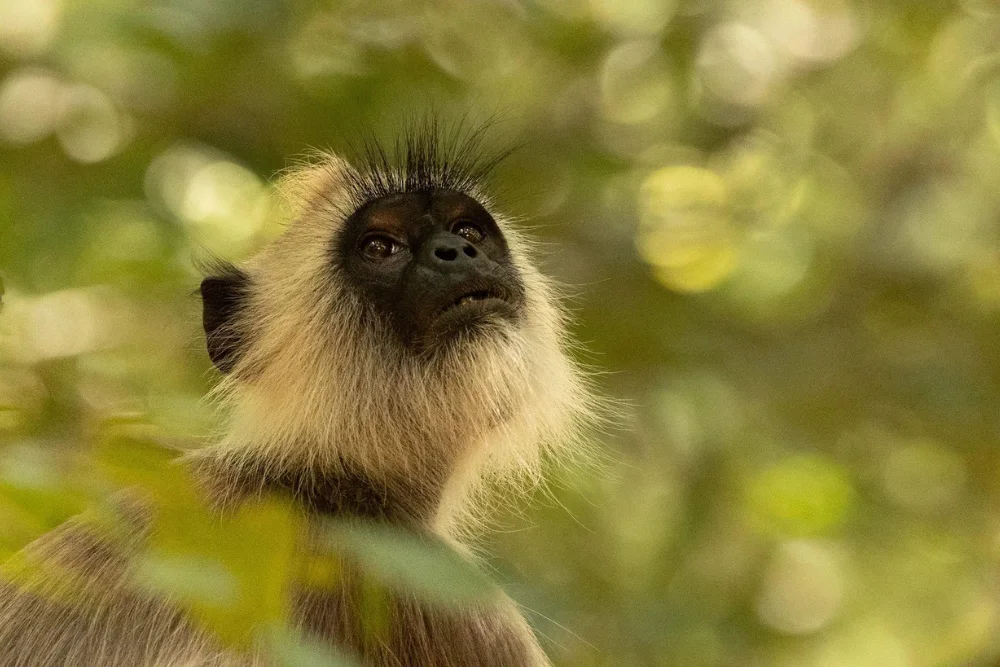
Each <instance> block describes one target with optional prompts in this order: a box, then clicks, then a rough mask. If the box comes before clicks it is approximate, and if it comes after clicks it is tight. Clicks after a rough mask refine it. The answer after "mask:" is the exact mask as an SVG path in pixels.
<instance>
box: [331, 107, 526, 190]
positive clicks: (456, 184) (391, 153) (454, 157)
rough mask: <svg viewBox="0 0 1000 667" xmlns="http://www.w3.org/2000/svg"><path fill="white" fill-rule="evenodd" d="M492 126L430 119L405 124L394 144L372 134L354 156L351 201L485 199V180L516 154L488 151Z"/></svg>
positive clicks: (461, 120) (463, 120) (494, 149)
mask: <svg viewBox="0 0 1000 667" xmlns="http://www.w3.org/2000/svg"><path fill="white" fill-rule="evenodd" d="M492 125H493V123H492V122H491V121H486V122H483V123H479V124H473V123H471V122H470V121H468V119H467V118H464V117H463V118H461V119H459V120H458V121H456V122H455V123H454V124H452V125H446V124H445V123H444V122H443V121H441V120H439V119H438V118H436V117H428V118H425V119H424V120H422V121H415V122H411V123H409V124H408V125H406V127H405V129H404V130H403V132H402V133H401V134H400V135H398V136H397V138H396V139H395V140H394V141H393V142H392V143H391V144H386V143H385V142H382V141H379V140H377V139H376V138H375V137H374V136H372V135H371V134H369V135H368V137H367V138H366V139H365V141H364V143H363V144H362V146H361V148H360V150H353V151H352V152H353V153H355V154H356V157H355V158H354V170H352V172H351V174H350V175H349V178H348V188H349V189H350V192H351V195H352V199H353V200H354V202H355V204H356V205H357V206H358V207H359V208H360V207H361V206H364V205H365V204H367V203H369V202H372V201H375V200H377V199H381V198H383V197H388V196H391V195H395V194H401V193H405V192H418V191H425V190H426V191H429V190H455V191H457V192H462V193H465V194H468V195H470V196H476V197H477V198H482V196H483V192H482V186H483V183H484V182H485V180H486V178H487V177H488V176H489V175H490V173H491V172H492V171H493V170H494V169H495V168H496V167H497V166H498V165H499V164H500V163H501V162H503V160H504V159H505V158H506V157H507V156H508V155H510V154H511V153H512V152H513V150H514V147H513V146H511V147H504V148H491V147H489V146H488V143H487V138H488V135H489V131H490V129H491V127H492Z"/></svg>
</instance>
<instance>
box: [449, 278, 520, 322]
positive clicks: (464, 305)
mask: <svg viewBox="0 0 1000 667" xmlns="http://www.w3.org/2000/svg"><path fill="white" fill-rule="evenodd" d="M514 311H515V308H514V305H513V304H512V303H511V302H510V301H509V300H508V299H507V298H506V296H505V295H504V293H503V292H501V291H500V290H498V289H493V288H489V287H487V288H483V287H479V288H478V289H467V290H464V291H462V292H461V293H460V294H459V295H458V296H457V297H455V298H454V299H452V301H451V302H450V303H448V304H447V305H445V306H444V307H443V308H441V309H440V310H438V311H437V315H435V316H434V319H433V322H434V326H435V327H446V328H447V327H450V326H451V325H454V324H460V323H462V322H468V323H471V322H474V321H477V320H479V319H480V318H481V317H484V316H487V315H490V314H499V315H507V316H511V317H512V316H513V314H514Z"/></svg>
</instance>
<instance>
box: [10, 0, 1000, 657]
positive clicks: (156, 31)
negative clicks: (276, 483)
mask: <svg viewBox="0 0 1000 667" xmlns="http://www.w3.org/2000/svg"><path fill="white" fill-rule="evenodd" d="M432 107H433V108H438V109H443V110H445V111H449V110H453V109H454V110H459V112H461V111H464V110H472V111H473V112H474V113H480V114H482V115H484V116H488V115H490V114H492V113H494V112H499V116H500V118H501V123H500V124H499V126H498V128H497V132H496V135H497V136H496V140H497V141H498V142H499V143H503V142H505V141H511V142H518V143H521V142H523V147H522V148H521V149H520V150H519V151H518V152H516V153H515V154H514V155H513V156H512V157H511V159H510V160H508V161H507V163H506V164H505V165H504V166H503V168H502V169H501V170H500V172H499V173H498V174H497V177H496V183H495V185H496V189H497V191H498V193H499V194H500V201H501V203H502V205H503V206H504V207H505V208H506V209H507V210H509V211H511V212H512V213H514V214H516V215H519V216H523V217H525V218H526V219H527V220H528V222H527V223H526V224H527V225H529V226H531V227H532V228H534V230H535V232H536V234H537V235H539V236H540V237H541V238H542V239H544V240H545V241H547V242H549V243H547V244H546V245H547V248H548V252H547V255H546V258H545V268H546V270H547V271H548V272H549V273H551V274H553V275H554V276H556V277H557V278H559V279H560V280H562V281H563V282H565V283H567V284H569V285H570V286H572V288H573V291H574V292H575V294H576V296H575V297H574V299H573V301H572V303H571V305H572V307H573V308H574V310H575V312H576V314H577V316H578V324H577V326H576V334H577V335H578V337H579V338H580V339H581V340H583V341H584V342H585V344H586V346H587V348H588V349H589V350H590V351H591V354H590V355H589V356H588V358H587V361H588V362H590V363H592V364H594V365H596V366H598V367H600V368H601V369H607V370H609V371H612V372H611V373H610V374H608V375H607V376H604V377H603V378H602V382H603V384H604V385H605V386H606V388H607V390H608V392H609V393H611V394H613V395H615V396H620V397H623V398H626V399H628V400H629V402H630V403H631V404H633V405H635V406H636V409H635V410H634V413H633V415H632V417H631V419H630V422H629V428H627V429H624V430H622V431H621V432H616V433H614V434H612V435H609V436H607V437H606V438H605V439H604V443H605V447H606V449H607V451H608V452H609V456H608V457H607V458H609V459H610V461H611V462H610V463H609V464H608V465H607V466H606V467H605V470H603V471H602V472H600V473H594V472H590V473H581V472H574V473H560V474H559V475H558V477H557V480H556V486H555V488H554V489H553V490H552V492H551V493H539V494H538V495H539V497H538V498H537V500H538V501H539V502H538V503H536V504H535V505H532V506H531V507H530V508H528V507H527V506H525V507H519V508H515V509H514V510H513V511H511V512H509V513H508V514H507V515H505V516H504V517H501V518H500V519H499V521H498V527H500V528H501V529H502V530H501V531H499V532H498V534H497V536H496V537H493V538H490V539H489V542H488V544H487V546H488V548H489V549H490V550H491V551H493V552H494V553H496V554H498V557H497V558H496V560H495V561H493V564H494V566H495V571H494V574H495V575H496V576H497V577H498V578H499V579H501V580H502V581H504V582H506V583H507V584H508V585H507V588H508V590H509V591H510V593H511V594H512V595H513V596H514V597H515V598H516V599H518V600H519V601H520V602H522V603H523V604H525V606H526V607H527V608H528V609H530V610H531V611H530V615H531V617H532V621H533V623H535V624H536V626H537V627H538V628H539V630H540V631H541V632H542V634H543V635H544V637H545V641H546V643H547V645H548V648H549V649H550V651H551V653H552V655H553V656H554V658H555V660H556V663H557V664H558V665H566V666H570V665H573V666H596V665H677V666H680V665H684V666H685V667H687V666H697V665H761V666H763V665H779V666H780V665H814V666H816V667H827V666H832V665H853V666H859V667H866V666H868V665H871V666H872V667H875V666H878V667H883V666H890V667H897V666H898V667H911V666H912V667H921V666H925V665H926V666H931V665H934V666H938V665H965V664H970V663H973V664H975V663H977V662H983V663H985V662H988V661H989V660H991V659H992V658H994V657H995V656H996V655H998V654H1000V645H998V642H997V639H996V638H997V637H998V636H1000V633H998V630H1000V628H998V625H1000V594H998V589H997V586H996V576H997V572H998V565H1000V563H998V559H1000V483H998V482H1000V475H998V467H1000V451H998V443H1000V411H998V409H997V405H998V404H1000V339H998V336H997V331H998V324H1000V4H998V3H997V2H996V0H961V1H945V0H931V1H928V0H886V1H885V2H880V3H862V2H858V1H856V0H854V1H852V0H745V1H741V2H736V1H732V2H730V1H726V0H577V1H573V0H505V1H502V2H501V1H500V0H496V1H486V2H477V3H461V2H449V1H447V0H439V1H431V0H427V1H423V2H418V1H404V0H396V1H376V2H372V1H361V0H354V1H348V0H345V1H342V2H319V1H312V0H294V1H288V2H279V1H278V0H242V1H240V2H236V1H228V2H201V1H200V0H199V1H196V0H143V1H141V2H140V1H139V0H4V2H3V3H0V273H2V275H3V282H2V283H0V285H3V287H0V293H3V289H4V288H5V289H6V292H5V293H3V296H2V298H3V304H4V308H3V312H2V315H0V448H2V454H0V551H2V552H3V553H4V554H10V553H13V552H14V551H16V550H17V549H18V548H19V547H20V546H22V545H23V544H25V543H26V542H28V541H29V540H30V539H32V538H33V537H35V536H37V535H39V534H41V533H42V532H44V531H46V530H49V529H51V528H52V527H54V526H55V525H57V524H58V523H59V522H61V521H62V520H64V519H65V518H66V517H68V516H70V515H72V514H75V513H77V512H78V511H80V510H81V509H82V508H83V507H84V506H86V505H87V504H88V503H90V502H93V501H96V500H99V499H101V498H103V497H106V496H107V494H108V493H110V492H111V490H112V489H113V488H115V487H116V485H117V484H120V483H121V482H122V481H123V480H122V478H121V477H120V476H118V477H116V473H115V470H118V471H119V473H121V474H123V475H124V476H125V478H128V475H129V474H130V473H128V471H129V470H135V469H143V466H145V465H146V463H145V462H143V461H142V460H137V459H136V457H140V458H141V456H142V454H141V452H143V451H146V450H144V449H142V448H140V447H138V446H135V447H133V446H131V445H127V446H125V447H123V448H118V449H115V448H112V450H111V453H110V454H109V453H108V450H107V448H106V445H107V442H106V434H107V433H108V428H109V424H111V425H114V424H119V423H122V422H123V421H125V422H128V423H130V424H133V425H142V428H143V429H145V431H144V432H145V433H146V434H147V435H146V436H144V440H149V441H154V442H160V443H167V444H169V445H171V446H181V447H192V446H195V445H197V444H198V443H199V442H200V441H202V440H203V439H205V438H207V437H210V433H211V428H212V426H213V424H214V417H213V415H212V412H211V410H210V408H209V407H208V406H207V405H206V404H205V403H204V402H203V401H202V396H203V395H204V394H205V392H206V390H207V389H208V388H209V387H210V386H211V383H212V377H213V376H212V372H211V371H210V370H209V364H208V362H207V358H206V355H205V354H204V352H203V349H202V347H201V342H200V337H199V326H198V305H197V302H196V301H195V300H194V299H193V298H192V297H191V296H190V295H191V293H192V291H193V290H194V288H195V287H196V285H197V281H198V274H197V271H196V270H195V269H194V268H193V258H195V257H198V256H199V254H201V253H204V252H205V250H206V249H207V250H208V251H211V252H213V253H216V254H219V255H221V256H224V257H227V258H231V259H237V260H238V259H241V258H244V257H246V256H247V255H248V254H249V253H250V252H252V251H253V249H255V248H257V247H259V246H260V245H261V244H262V243H263V242H265V241H266V240H267V239H268V238H271V237H273V235H274V234H275V233H276V232H277V231H280V225H278V224H277V223H276V218H277V217H278V216H277V215H275V213H274V212H273V196H272V192H271V189H270V186H269V185H268V180H269V178H270V177H271V176H272V175H273V174H274V173H275V172H276V171H278V170H280V169H282V168H284V167H286V166H287V165H288V164H289V163H290V162H289V161H290V158H291V157H293V156H295V155H297V154H300V153H302V152H303V151H304V150H306V149H308V148H310V147H332V148H334V149H343V148H344V147H346V146H347V145H348V144H349V143H350V142H351V141H352V140H355V141H356V140H357V137H358V133H359V132H360V131H361V130H362V129H365V128H372V129H373V130H374V131H375V133H376V134H378V135H381V136H391V135H392V133H393V130H394V128H396V127H397V126H398V125H399V123H400V122H401V120H402V119H405V118H406V117H408V116H412V115H414V114H418V113H420V112H421V111H424V110H426V109H428V108H432ZM137 452H138V453H137ZM154 458H155V457H154ZM95 462H100V463H99V464H95ZM160 480H161V487H162V489H163V491H164V493H166V494H167V497H169V498H172V499H173V498H176V499H177V508H178V511H180V510H181V509H184V510H186V509H187V506H186V505H184V502H183V497H184V492H183V490H182V489H183V485H182V484H181V483H180V482H177V481H176V480H173V479H171V478H170V477H169V476H168V477H163V478H160ZM126 481H127V479H126ZM147 481H148V480H147ZM155 486H156V485H155V484H154V487H155ZM253 512H257V513H258V514H253ZM524 514H527V517H528V518H527V519H525V517H524ZM287 520H289V519H288V517H287V515H286V514H284V513H283V511H282V510H281V508H279V507H270V506H263V507H260V508H254V509H252V510H251V514H250V515H247V516H245V517H237V518H235V519H234V521H235V523H236V525H237V528H236V529H235V532H234V533H233V535H235V536H236V537H233V539H235V540H237V543H230V544H229V546H228V548H226V547H224V545H223V543H220V544H219V550H220V551H219V552H218V553H216V552H214V551H211V550H209V551H207V552H198V553H193V552H190V551H189V547H190V544H191V542H183V540H182V542H183V544H182V543H176V544H175V543H172V542H170V540H169V539H166V538H165V540H166V541H165V542H164V544H162V545H161V546H162V549H160V552H161V555H162V554H167V556H169V557H161V558H160V559H159V560H158V561H152V562H151V563H150V564H149V565H148V567H147V569H146V572H147V574H148V575H149V577H148V578H149V581H150V585H166V586H170V585H173V584H171V582H174V584H176V582H177V581H178V580H188V581H190V580H192V579H191V577H192V570H191V568H192V567H194V566H195V565H198V572H200V573H201V576H210V575H211V574H212V572H215V571H216V569H215V568H216V565H219V564H221V570H218V571H219V572H223V573H224V574H220V575H219V576H218V577H216V579H217V580H219V581H221V582H222V583H220V584H218V589H215V588H213V587H211V586H207V585H205V586H199V587H198V588H199V589H200V590H202V591H204V590H211V591H215V593H217V598H216V599H215V600H214V601H213V600H208V601H204V600H203V601H201V602H199V603H198V604H201V605H203V608H204V614H203V616H204V617H205V618H206V619H209V621H210V622H212V621H211V619H212V618H215V619H216V620H218V619H220V618H223V619H225V618H228V619H229V620H230V621H232V619H235V618H240V619H242V620H241V621H240V623H242V625H241V626H240V628H245V627H246V623H245V621H246V619H247V617H246V616H240V614H241V613H243V612H240V611H239V610H240V609H243V607H241V606H240V604H241V603H240V602H238V601H237V602H233V599H236V600H238V599H239V595H240V593H239V591H240V590H241V587H245V586H246V583H245V582H251V581H252V582H254V584H255V585H256V584H260V585H261V586H263V588H261V591H260V594H261V595H262V596H264V597H266V598H267V600H270V601H271V602H268V603H266V604H260V605H256V607H255V609H256V611H251V610H250V608H249V607H247V608H246V609H247V611H246V613H247V614H251V613H258V612H259V613H260V614H261V615H262V616H267V617H268V618H270V617H272V616H274V617H277V616H280V614H281V610H280V605H281V601H280V600H281V595H280V594H278V593H275V591H280V590H281V586H282V584H281V583H280V576H282V575H281V570H282V566H281V565H280V563H279V564H278V565H275V564H274V562H272V561H270V560H267V562H265V560H266V559H275V562H277V561H280V559H281V558H282V557H283V556H282V555H281V554H282V553H283V552H282V551H281V547H280V545H279V546H278V547H276V549H275V551H274V552H273V553H271V554H269V555H263V554H257V553H255V554H254V556H253V558H250V557H249V556H247V558H243V555H245V554H243V552H242V551H241V549H240V548H239V546H238V543H239V542H238V541H239V540H244V539H247V540H255V539H259V535H261V534H263V533H273V534H275V535H281V534H283V533H285V532H286V531H287V530H288V526H287V525H286V523H285V522H286V521H287ZM166 521H167V524H168V525H169V521H170V519H169V517H168V518H167V520H166ZM265 526H266V527H267V528H266V530H265V529H264V528H263V527H265ZM189 528H190V530H191V535H202V534H203V533H205V531H208V530H209V528H208V527H207V526H202V524H201V523H200V522H199V521H197V520H195V519H192V523H191V524H190V526H189ZM203 529H204V530H203ZM167 532H168V534H169V531H167ZM355 537H357V536H355ZM206 540H207V541H209V542H210V541H211V540H210V539H208V538H206ZM279 541H280V540H279ZM349 541H350V540H349ZM359 545H361V546H359ZM410 548H413V549H420V551H419V553H420V554H422V555H421V556H417V555H414V554H413V553H412V552H411V551H407V549H410ZM362 552H363V553H364V554H367V555H368V556H369V557H370V558H371V562H372V563H373V565H372V567H371V571H372V572H373V573H374V574H379V573H380V574H381V575H384V576H385V577H388V579H391V580H393V581H395V582H396V583H399V578H403V579H405V580H406V581H405V582H404V583H408V584H410V585H412V586H413V587H414V588H415V589H417V590H424V591H425V592H426V591H427V590H431V591H436V592H438V593H442V592H443V594H444V595H446V596H449V595H455V594H462V593H469V592H470V591H471V592H475V591H477V590H480V589H478V588H477V586H480V585H482V582H481V580H480V579H479V578H477V577H476V575H475V574H473V573H468V572H466V574H465V575H462V576H463V577H468V580H466V579H461V577H458V578H456V577H457V575H456V576H451V575H449V574H447V573H449V572H450V570H448V569H447V568H449V567H451V565H449V564H448V563H450V561H448V559H447V557H444V561H443V562H441V561H440V560H439V557H440V553H438V552H437V551H435V549H434V548H433V547H432V548H430V550H429V551H427V552H425V551H424V550H422V548H421V547H419V546H414V545H409V544H399V543H398V541H397V537H396V536H392V535H388V536H376V537H375V538H372V539H369V540H365V539H363V538H361V542H359V543H357V544H355V545H354V552H353V553H355V555H357V554H359V553H362ZM434 554H437V556H435V555H434ZM198 559H201V560H198ZM206 559H207V560H208V561H210V562H211V563H213V565H211V566H204V563H205V562H206ZM258 559H259V560H258ZM421 559H426V562H429V563H432V565H431V566H426V565H425V566H419V564H418V565H417V566H416V567H407V566H406V565H407V563H409V564H411V565H412V564H414V563H416V562H418V561H420V562H424V561H422V560H421ZM328 565H329V564H328ZM452 565H454V564H453V563H452ZM241 568H242V569H241ZM269 568H276V569H277V572H275V573H272V574H273V576H275V577H278V579H268V578H266V577H264V578H258V575H259V574H260V572H261V571H262V570H266V569H269ZM441 568H444V569H441ZM318 569H319V571H320V574H319V575H318V576H320V577H322V576H329V575H330V573H331V572H335V571H336V567H332V568H331V567H327V568H325V569H324V568H323V567H320V568H318ZM324 573H325V574H324ZM442 573H445V574H442ZM374 574H373V576H374ZM227 577H230V579H227ZM408 577H409V578H410V579H407V578H408ZM459 579H460V580H461V581H465V584H464V585H460V586H458V588H457V589H456V590H454V591H452V590H450V589H448V588H447V585H450V584H452V583H455V582H456V581H458V580H459ZM227 582H228V583H227ZM272 582H273V587H272ZM217 583H218V582H217ZM264 589H266V591H270V592H266V591H265V590H264ZM456 591H457V593H456ZM233 596H236V597H235V598H233ZM220 600H222V601H226V600H228V601H229V603H230V606H233V608H234V609H235V610H236V611H234V615H232V616H228V617H227V616H226V615H225V614H224V613H222V612H219V613H218V614H217V615H216V616H213V614H216V612H217V611H218V609H221V608H222V607H226V605H224V604H223V605H221V606H219V604H217V603H220ZM220 604H221V603H220ZM213 605H216V606H215V607H213ZM213 609H214V610H216V611H212V610H213ZM255 619H256V620H262V617H255ZM225 622H226V621H225V620H223V622H222V623H223V627H222V629H220V632H222V633H223V634H225V633H226V630H225V627H224V625H225ZM234 627H235V626H234ZM282 642H284V643H282ZM276 645H278V646H283V647H285V648H286V649H287V651H285V653H284V654H285V655H286V656H292V657H288V658H287V660H289V661H291V662H289V664H321V661H322V660H326V659H327V658H326V657H325V656H324V655H322V654H317V652H316V650H315V647H310V646H308V645H305V644H301V643H298V642H297V641H296V640H294V639H292V640H289V639H288V638H287V637H284V636H279V637H278V639H276Z"/></svg>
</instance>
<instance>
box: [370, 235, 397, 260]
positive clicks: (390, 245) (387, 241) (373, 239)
mask: <svg viewBox="0 0 1000 667" xmlns="http://www.w3.org/2000/svg"><path fill="white" fill-rule="evenodd" d="M401 248H402V245H401V244H400V243H398V242H397V241H394V240H392V239H391V238H389V237H388V236H383V235H382V234H372V235H370V236H366V237H365V238H364V240H362V241H361V254H362V255H364V256H365V257H367V258H368V259H374V260H379V259H385V258H386V257H389V256H390V255H395V254H396V253H397V252H399V251H400V249H401Z"/></svg>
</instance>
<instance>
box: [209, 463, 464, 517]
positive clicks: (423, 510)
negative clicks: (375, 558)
mask: <svg viewBox="0 0 1000 667" xmlns="http://www.w3.org/2000/svg"><path fill="white" fill-rule="evenodd" d="M191 465H192V468H193V470H194V473H195V475H196V476H197V477H198V479H199V480H200V481H201V483H202V484H203V485H204V486H205V488H206V490H207V493H208V495H209V496H210V497H211V498H212V499H213V501H214V502H216V503H218V504H219V506H220V507H222V508H223V509H225V508H226V507H231V506H233V505H236V504H239V503H241V502H245V501H247V500H250V499H253V498H259V497H263V496H267V495H272V496H277V497H279V498H284V499H287V500H289V501H290V502H292V503H293V504H294V505H295V506H296V507H298V508H299V509H301V510H303V511H305V512H306V513H308V514H312V515H319V516H338V517H346V518H351V517H353V518H359V519H365V520H372V521H385V522H390V523H396V524H403V525H412V526H424V527H426V526H429V525H430V524H431V523H432V521H433V518H434V515H435V514H436V512H437V509H438V507H439V505H440V503H441V496H442V492H443V489H444V485H445V481H446V478H447V475H446V474H444V472H443V471H435V470H421V471H412V472H411V473H410V474H407V475H377V476H376V475H374V474H371V473H368V472H366V471H364V470H361V469H360V468H357V467H352V466H350V465H349V464H346V463H342V464H341V465H339V466H336V467H325V468H319V467H315V466H308V465H299V466H294V465H284V466H276V465H274V464H271V463H269V462H266V461H264V460H263V459H253V458H250V459H246V458H240V459H234V458H231V457H224V456H213V455H212V454H211V453H204V454H202V455H198V456H195V457H192V458H191Z"/></svg>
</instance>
